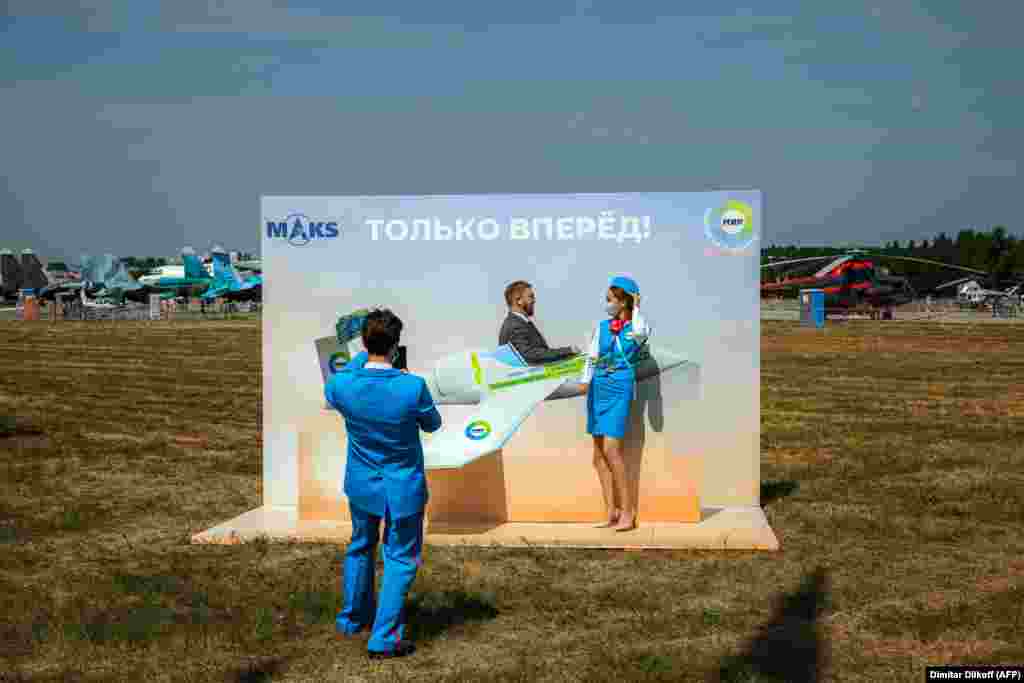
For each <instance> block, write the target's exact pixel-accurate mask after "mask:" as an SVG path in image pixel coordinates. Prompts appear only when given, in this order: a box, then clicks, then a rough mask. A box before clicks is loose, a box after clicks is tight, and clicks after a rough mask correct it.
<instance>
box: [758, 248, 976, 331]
mask: <svg viewBox="0 0 1024 683" xmlns="http://www.w3.org/2000/svg"><path fill="white" fill-rule="evenodd" d="M884 259H894V260H900V261H913V262H917V263H925V264H929V265H936V266H942V267H943V268H951V269H955V270H961V271H966V272H971V273H976V274H980V275H984V276H987V275H988V273H986V272H985V271H981V270H977V269H974V268H967V267H965V266H955V265H952V264H949V263H943V262H942V261H934V260H932V259H923V258H918V257H913V256H890V255H886V254H871V253H868V252H865V251H862V250H859V249H854V250H852V251H850V252H847V253H846V254H843V255H839V256H836V255H831V256H808V257H804V258H796V259H787V260H784V261H773V262H771V263H766V264H764V265H762V266H761V269H762V271H764V270H767V269H771V268H778V267H782V266H793V265H795V264H811V263H812V262H821V261H828V263H826V264H825V265H824V266H822V267H821V268H819V269H818V270H817V271H815V272H814V273H813V274H811V275H804V276H796V277H786V278H783V279H782V280H779V281H775V282H762V283H761V296H762V297H764V298H770V297H777V298H781V297H787V296H796V295H797V294H798V293H799V291H800V290H801V289H821V290H823V291H824V292H825V307H826V308H831V309H857V310H862V309H867V310H868V311H869V312H871V313H872V314H877V313H882V314H883V317H887V318H888V317H891V315H892V308H893V307H895V306H899V305H902V304H905V303H909V302H911V301H914V300H915V299H917V297H918V293H917V291H916V290H915V288H914V287H913V286H912V285H911V283H910V278H908V277H905V276H901V275H892V274H890V273H889V272H888V269H885V268H882V267H878V266H876V262H877V261H880V260H884ZM935 289H938V288H935Z"/></svg>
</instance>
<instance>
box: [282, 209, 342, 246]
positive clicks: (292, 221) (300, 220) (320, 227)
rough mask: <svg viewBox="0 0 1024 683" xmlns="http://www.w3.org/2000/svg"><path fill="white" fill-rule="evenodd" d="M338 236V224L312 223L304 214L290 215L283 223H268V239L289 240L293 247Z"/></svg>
mask: <svg viewBox="0 0 1024 683" xmlns="http://www.w3.org/2000/svg"><path fill="white" fill-rule="evenodd" d="M337 236H338V224H337V222H335V221H331V222H329V223H328V222H324V221H312V220H310V219H309V217H308V216H307V215H306V214H304V213H292V214H288V217H287V218H285V219H284V220H283V221H267V237H269V238H271V239H283V240H287V242H288V244H290V245H292V246H293V247H304V246H306V245H307V244H309V243H310V242H312V241H313V240H316V239H330V238H333V237H337Z"/></svg>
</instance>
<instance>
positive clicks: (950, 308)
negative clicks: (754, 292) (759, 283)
mask: <svg viewBox="0 0 1024 683" xmlns="http://www.w3.org/2000/svg"><path fill="white" fill-rule="evenodd" d="M892 315H893V317H892V321H888V320H885V321H881V322H937V323H964V324H986V323H995V324H1014V323H1024V314H1022V315H1019V316H1017V317H1008V318H1004V317H998V318H996V317H993V316H992V312H991V311H985V310H974V309H961V308H960V307H959V306H957V305H956V304H950V303H942V304H932V305H931V306H929V305H926V304H924V303H910V304H905V305H903V306H898V307H896V308H894V309H893V314H892ZM857 319H863V320H870V318H868V317H867V316H861V317H860V318H857V317H853V316H851V317H849V318H847V319H844V316H843V315H842V314H839V315H837V316H835V317H832V316H830V317H829V318H828V323H826V324H829V323H841V322H849V321H851V320H857ZM761 320H778V321H799V320H800V307H799V304H798V303H797V302H796V301H783V302H774V301H772V302H767V301H766V302H762V303H761Z"/></svg>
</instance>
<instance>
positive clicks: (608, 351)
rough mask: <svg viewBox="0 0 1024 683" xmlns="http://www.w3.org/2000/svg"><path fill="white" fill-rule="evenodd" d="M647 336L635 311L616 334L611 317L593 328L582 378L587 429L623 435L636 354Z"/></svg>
mask: <svg viewBox="0 0 1024 683" xmlns="http://www.w3.org/2000/svg"><path fill="white" fill-rule="evenodd" d="M649 336H650V328H649V326H648V325H647V322H646V320H644V319H643V318H642V317H640V315H639V311H634V314H633V320H632V321H630V322H628V323H626V324H625V326H624V327H623V328H622V330H621V331H620V332H619V333H618V334H617V335H616V334H614V333H613V332H612V330H611V320H602V321H601V322H600V323H599V324H598V326H597V329H596V330H595V332H594V337H593V340H592V341H591V348H590V354H589V356H590V357H589V359H588V362H587V369H586V371H585V374H584V378H583V381H584V382H587V381H589V382H590V390H589V391H588V392H587V433H588V434H592V435H593V436H611V437H614V438H616V439H621V438H623V437H625V436H626V428H627V426H628V424H629V411H630V408H631V406H632V402H633V398H634V397H635V391H636V372H635V370H634V366H635V365H636V360H637V357H638V356H639V354H640V351H641V349H642V348H643V346H644V344H645V343H646V341H647V338H648V337H649Z"/></svg>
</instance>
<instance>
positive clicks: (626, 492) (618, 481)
mask: <svg viewBox="0 0 1024 683" xmlns="http://www.w3.org/2000/svg"><path fill="white" fill-rule="evenodd" d="M604 457H605V459H606V460H607V461H608V468H609V469H610V470H611V472H612V481H613V482H614V487H615V490H616V491H618V493H619V502H620V503H621V505H620V509H621V510H622V512H621V514H620V515H619V523H618V524H617V525H616V526H615V529H616V530H617V531H629V530H630V529H634V528H636V509H635V508H634V506H633V500H632V491H631V490H630V486H629V480H628V479H627V478H626V461H625V460H623V458H622V439H615V438H612V437H610V436H609V437H606V438H605V442H604Z"/></svg>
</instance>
